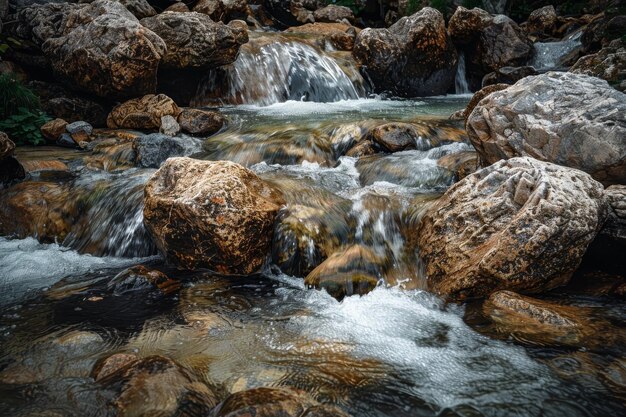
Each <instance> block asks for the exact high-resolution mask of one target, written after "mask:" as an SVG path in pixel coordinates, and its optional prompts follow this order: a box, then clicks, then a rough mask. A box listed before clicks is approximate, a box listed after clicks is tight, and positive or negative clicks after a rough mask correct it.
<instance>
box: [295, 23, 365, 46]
mask: <svg viewBox="0 0 626 417" xmlns="http://www.w3.org/2000/svg"><path fill="white" fill-rule="evenodd" d="M285 32H287V33H300V34H304V35H312V36H314V37H315V38H316V39H317V40H318V44H319V47H320V48H322V49H326V43H330V45H332V47H333V48H336V49H339V50H343V51H351V50H352V48H353V47H354V39H355V38H356V34H357V32H358V31H357V30H356V29H355V28H354V27H353V26H350V25H346V24H345V23H318V22H315V23H307V24H305V25H301V26H295V27H290V28H288V29H287V30H285Z"/></svg>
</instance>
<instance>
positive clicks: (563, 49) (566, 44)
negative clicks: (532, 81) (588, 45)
mask: <svg viewBox="0 0 626 417" xmlns="http://www.w3.org/2000/svg"><path fill="white" fill-rule="evenodd" d="M581 36H582V31H576V32H574V33H572V34H571V35H569V36H567V37H566V38H565V39H564V40H562V41H557V42H536V43H535V45H534V47H535V55H534V57H533V60H532V61H531V63H530V65H531V66H533V67H535V69H536V70H537V71H539V72H545V71H551V70H564V69H566V68H567V62H566V61H567V58H568V57H569V56H570V55H571V54H572V53H574V52H575V51H576V50H577V49H578V48H580V47H581V43H580V37H581ZM570 65H571V64H570Z"/></svg>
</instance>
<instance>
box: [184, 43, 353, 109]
mask: <svg viewBox="0 0 626 417" xmlns="http://www.w3.org/2000/svg"><path fill="white" fill-rule="evenodd" d="M351 65H353V64H352V63H348V66H351ZM345 70H346V72H347V73H349V74H350V75H351V77H352V79H351V77H349V76H348V75H347V73H346V72H344V69H342V68H341V67H340V65H339V64H338V61H337V60H335V59H333V58H332V57H331V56H330V55H329V54H327V53H325V52H323V51H321V50H319V49H318V48H316V47H314V46H312V45H310V44H307V43H304V42H303V41H298V40H288V39H286V38H276V37H275V38H273V39H271V40H268V39H267V38H257V39H251V40H250V43H249V44H246V45H244V46H243V47H242V48H241V51H240V55H239V57H238V58H237V60H236V61H235V62H234V63H233V64H231V65H229V66H227V67H223V68H221V69H218V70H212V71H210V72H209V74H208V75H207V76H206V77H205V79H204V80H203V82H202V83H201V85H200V86H199V88H198V92H197V94H196V97H195V99H194V101H193V104H194V105H196V106H199V105H206V104H210V103H211V102H214V101H215V99H216V98H219V99H220V100H222V101H226V102H227V103H229V104H256V105H260V106H267V105H270V104H274V103H280V102H284V101H287V100H297V101H315V102H334V101H339V100H350V99H357V98H359V97H362V96H364V95H365V89H364V87H363V85H364V82H363V79H362V78H361V76H360V75H359V74H358V71H357V70H356V68H346V69H345Z"/></svg>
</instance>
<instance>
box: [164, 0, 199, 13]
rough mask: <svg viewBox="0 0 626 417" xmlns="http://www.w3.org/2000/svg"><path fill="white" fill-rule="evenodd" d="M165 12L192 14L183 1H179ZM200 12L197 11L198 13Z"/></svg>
mask: <svg viewBox="0 0 626 417" xmlns="http://www.w3.org/2000/svg"><path fill="white" fill-rule="evenodd" d="M163 11H164V12H179V13H188V12H190V10H189V7H187V5H186V4H185V3H183V2H182V1H177V2H176V3H174V4H172V5H171V6H169V7H168V8H167V9H165V10H163ZM197 11H198V10H196V12H197Z"/></svg>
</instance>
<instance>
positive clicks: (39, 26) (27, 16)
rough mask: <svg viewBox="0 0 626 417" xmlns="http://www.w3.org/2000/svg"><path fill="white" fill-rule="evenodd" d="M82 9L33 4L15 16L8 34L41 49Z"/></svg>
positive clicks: (66, 4)
mask: <svg viewBox="0 0 626 417" xmlns="http://www.w3.org/2000/svg"><path fill="white" fill-rule="evenodd" d="M83 7H86V6H85V5H84V4H76V3H54V2H51V3H46V4H33V5H31V6H29V7H25V8H22V9H21V10H19V11H18V12H17V13H16V14H15V20H16V22H15V25H14V26H12V27H10V32H9V33H11V34H12V35H14V36H16V37H18V38H21V39H26V40H29V41H31V42H33V43H34V44H35V45H36V46H38V47H41V46H42V45H43V44H44V42H46V40H48V39H52V38H58V37H60V36H62V35H63V31H64V29H65V27H66V24H67V21H68V20H69V17H70V15H72V12H74V11H79V10H81V9H82V8H83ZM121 7H122V8H123V6H121Z"/></svg>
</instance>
